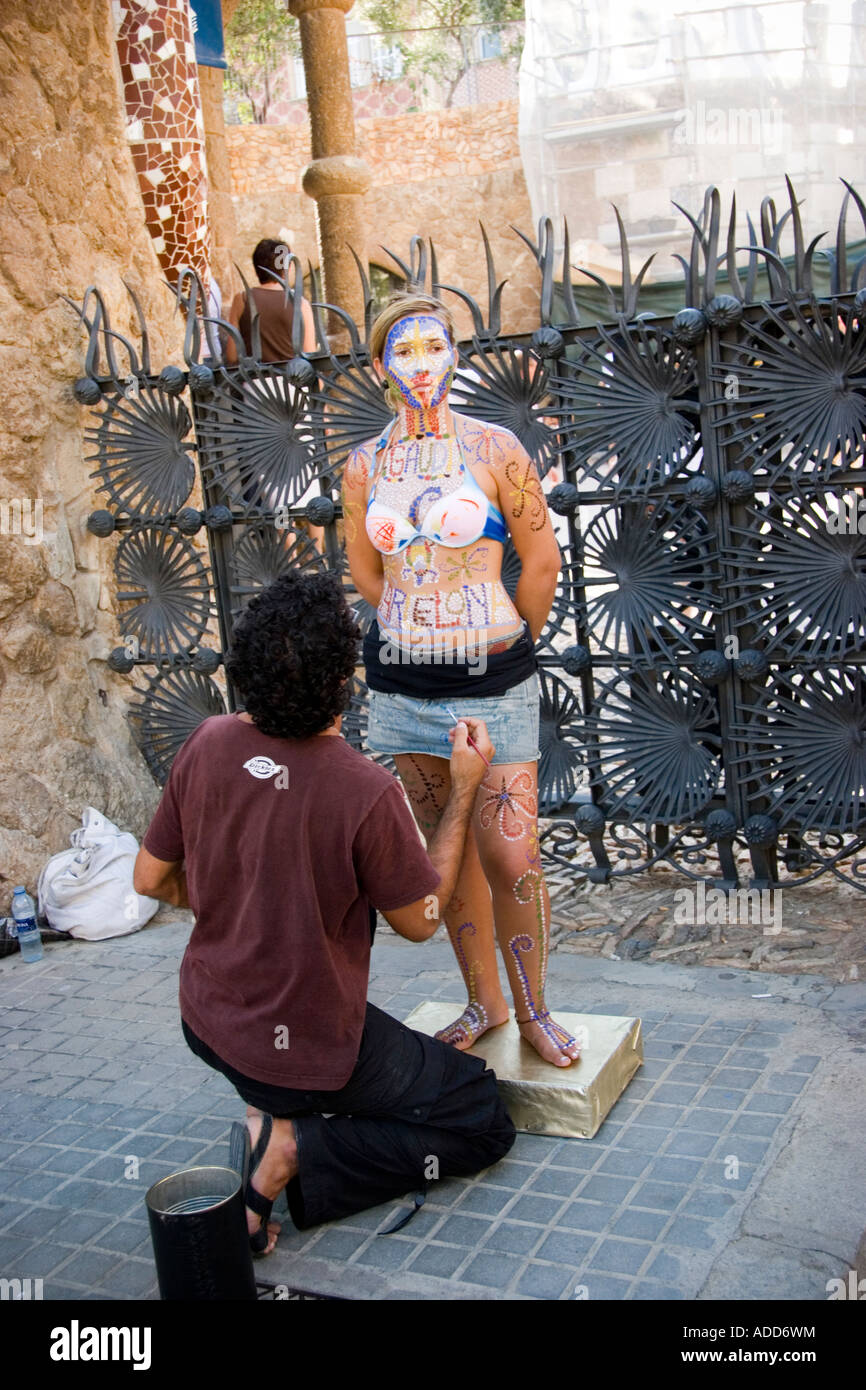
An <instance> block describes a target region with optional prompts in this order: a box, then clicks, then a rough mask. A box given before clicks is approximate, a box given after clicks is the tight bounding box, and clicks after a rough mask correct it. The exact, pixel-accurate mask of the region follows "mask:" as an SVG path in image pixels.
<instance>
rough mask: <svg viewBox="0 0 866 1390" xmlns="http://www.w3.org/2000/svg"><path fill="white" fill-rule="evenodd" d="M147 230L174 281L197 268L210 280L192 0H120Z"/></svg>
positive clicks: (132, 141)
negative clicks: (185, 269)
mask: <svg viewBox="0 0 866 1390" xmlns="http://www.w3.org/2000/svg"><path fill="white" fill-rule="evenodd" d="M111 9H112V15H113V18H114V32H115V36H116V43H117V53H118V57H119V59H120V71H121V76H122V79H123V92H124V98H125V101H126V138H127V140H128V141H129V146H130V149H131V150H132V158H133V161H134V163H135V169H136V173H137V174H138V182H139V185H140V187H141V196H142V199H143V202H144V217H145V224H146V226H147V230H148V231H149V232H150V235H151V236H152V238H153V244H154V249H155V250H156V253H157V255H158V257H159V261H160V265H161V266H162V268H163V270H164V271H165V272H166V278H167V279H169V280H171V281H172V282H174V280H175V279H176V278H177V276H176V271H177V269H178V268H179V267H180V266H183V265H191V266H193V267H194V268H195V269H196V270H197V271H198V273H199V275H200V276H201V278H202V280H203V282H204V285H205V288H207V286H208V285H209V283H210V242H209V236H208V221H207V164H206V160H205V133H204V119H203V116H202V108H201V97H200V93H199V85H198V71H197V68H196V60H195V44H194V42H193V34H192V21H191V18H190V8H189V3H188V0H112V4H111Z"/></svg>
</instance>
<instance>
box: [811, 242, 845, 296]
mask: <svg viewBox="0 0 866 1390" xmlns="http://www.w3.org/2000/svg"><path fill="white" fill-rule="evenodd" d="M826 235H827V233H826V232H819V233H818V235H817V236H816V237H813V238H812V240H811V241H810V242H809V245H808V246H807V248H806V250H805V252H804V254H803V289H804V290H805V292H806V293H807V294H814V291H815V287H814V284H813V281H812V258H813V256H814V255H815V247H816V246H817V245H818V242H819V241H823V240H824V237H825V236H826ZM851 288H852V289H853V288H854V287H853V285H852V287H851Z"/></svg>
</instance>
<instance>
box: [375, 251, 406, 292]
mask: <svg viewBox="0 0 866 1390" xmlns="http://www.w3.org/2000/svg"><path fill="white" fill-rule="evenodd" d="M379 246H380V248H381V249H382V250H383V251H384V252H385V255H386V256H390V257H391V260H392V261H393V262H394V264H395V265H396V266H397V267H398V268H399V270H400V274H401V275H402V276H403V279H404V280H405V281H406V288H407V289H409V287H410V285H411V283H412V270H411V267H410V266H408V265H407V264H406V262H405V261H404V260H402V259H401V257H400V256H398V255H397V253H396V252H395V251H389V249H388V247H387V246H383V245H382V243H381V241H380V242H379Z"/></svg>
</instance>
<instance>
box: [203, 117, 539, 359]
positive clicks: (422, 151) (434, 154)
mask: <svg viewBox="0 0 866 1390" xmlns="http://www.w3.org/2000/svg"><path fill="white" fill-rule="evenodd" d="M356 131H357V152H358V156H359V157H360V158H361V159H363V160H365V161H366V163H367V164H368V165H369V167H370V169H371V171H372V174H373V185H372V188H371V190H370V193H369V194H368V195H367V211H368V218H369V228H370V238H369V247H370V259H371V260H372V261H374V262H376V263H377V264H380V265H382V266H385V267H386V268H389V269H396V267H394V266H392V264H391V262H390V260H389V258H388V257H387V255H386V254H385V253H384V251H382V250H381V246H383V245H384V246H389V247H390V248H391V249H392V250H394V251H396V252H397V254H398V255H400V256H402V257H403V258H404V259H405V258H406V256H407V254H408V248H409V241H410V239H411V237H412V236H413V235H415V234H416V233H418V234H419V235H421V236H423V237H431V238H432V239H433V242H434V244H435V247H436V251H437V255H438V258H439V273H440V276H441V278H442V280H443V281H445V282H448V283H451V284H455V285H458V286H459V287H460V288H461V289H463V290H465V291H466V292H468V293H469V294H471V295H473V296H475V297H476V298H478V299H479V301H480V303H481V305H482V307H483V308H484V310H485V312H486V307H487V271H486V264H485V260H484V248H483V244H482V241H481V234H480V231H479V228H478V223H479V221H483V222H484V225H485V227H486V229H487V232H488V235H489V237H490V241H491V247H492V249H493V253H494V258H495V261H496V266H497V270H498V272H499V278H500V279H503V278H505V277H506V276H507V277H508V278H509V281H510V283H509V285H508V287H507V288H506V290H505V292H504V296H503V326H504V328H505V330H506V331H512V332H516V331H518V330H519V329H520V328H521V327H525V326H526V323H527V318H528V316H531V315H533V314H534V313H535V312H536V309H537V303H538V273H537V269H536V267H535V263H534V261H533V259H532V257H531V256H530V254H529V252H528V251H527V249H526V247H525V246H524V244H523V242H521V241H520V239H519V238H518V237H517V236H515V234H514V232H512V231H511V230H510V225H511V224H513V225H514V226H517V227H520V228H521V230H523V231H526V232H531V230H532V213H531V209H530V206H529V198H528V195H527V192H526V181H525V179H524V176H523V166H522V164H521V159H520V149H519V146H518V140H517V105H516V103H515V102H497V103H495V104H492V105H490V106H480V107H463V108H461V109H458V110H450V111H433V112H425V113H423V114H418V113H416V114H412V115H407V116H399V117H388V118H383V117H377V118H375V119H369V120H360V121H358V122H357V123H356ZM226 137H227V141H228V147H229V156H230V160H231V167H232V184H233V187H234V192H235V214H236V218H237V228H238V241H237V249H238V253H239V255H238V263H239V264H240V266H241V269H242V270H243V271H244V274H245V275H246V274H247V269H248V267H249V266H250V259H249V258H250V255H251V252H252V249H253V247H254V246H255V244H256V242H257V241H258V240H259V238H260V237H264V236H273V237H287V238H288V240H289V241H290V243H291V245H292V249H293V250H295V251H297V253H298V254H299V255H300V257H301V259H302V261H303V263H304V264H305V265H306V263H307V261H308V260H309V261H310V262H311V263H312V264H313V265H316V264H317V262H318V251H317V247H316V219H315V205H314V204H313V202H312V200H311V199H310V198H307V197H306V196H305V195H304V193H302V192H301V174H302V172H303V169H304V166H305V165H306V164H307V163H308V162H309V159H310V137H309V130H308V129H307V128H306V127H298V126H288V125H284V126H249V125H245V126H228V127H227V128H226ZM446 297H447V298H451V299H453V296H446ZM454 308H455V314H456V317H457V320H458V326H459V329H460V332H461V333H467V332H468V331H469V326H470V322H471V320H470V318H469V314H468V311H467V310H466V309H465V308H464V306H463V305H462V304H461V303H459V302H456V303H455V304H454Z"/></svg>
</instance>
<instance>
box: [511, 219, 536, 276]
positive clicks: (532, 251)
mask: <svg viewBox="0 0 866 1390" xmlns="http://www.w3.org/2000/svg"><path fill="white" fill-rule="evenodd" d="M508 225H509V227H510V228H511V230H512V232H515V233H516V234H517V236H519V237H520V240H521V241H522V242H523V243H524V245H525V246H528V247H529V250H530V254H531V255H532V258H533V260H534V261H535V264H536V265H539V266H540V265H541V261H542V256H541V252H540V250H539V248H538V246H537V245H536V243H535V242H534V241H533V240H532V239H531V238H530V237H528V236H527V235H526V233H525V232H522V231H521V230H520V228H519V227H515V225H514V223H513V222H509V224H508Z"/></svg>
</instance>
